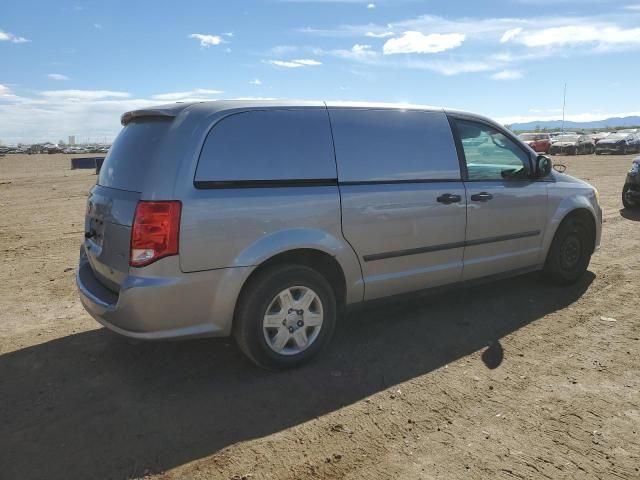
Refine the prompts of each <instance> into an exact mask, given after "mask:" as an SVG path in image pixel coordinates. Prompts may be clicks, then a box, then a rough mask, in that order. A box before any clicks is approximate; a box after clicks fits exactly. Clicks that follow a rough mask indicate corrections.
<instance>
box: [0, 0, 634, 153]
mask: <svg viewBox="0 0 640 480" xmlns="http://www.w3.org/2000/svg"><path fill="white" fill-rule="evenodd" d="M639 55H640V3H638V0H636V1H635V2H634V1H633V0H610V1H603V0H600V1H595V0H580V1H577V0H512V1H506V0H495V1H489V0H486V1H485V0H483V1H474V2H471V1H469V2H461V1H455V0H454V1H449V2H442V1H438V2H436V1H434V0H430V1H419V0H378V1H376V0H372V1H360V0H262V1H258V0H255V1H249V0H247V1H242V0H236V1H230V0H229V1H213V0H210V1H187V0H183V1H181V2H163V1H154V2H152V1H133V0H129V1H108V2H104V1H97V0H96V1H82V0H77V1H55V2H49V1H46V2H45V1H32V0H5V1H3V2H2V4H1V5H0V140H2V141H4V142H5V143H16V142H19V141H25V142H28V141H41V140H52V141H57V140H58V139H66V138H67V136H68V135H72V134H75V135H77V136H80V137H81V138H84V137H94V138H98V137H100V138H102V137H106V138H107V139H108V140H110V139H112V138H113V136H115V135H116V134H117V132H118V130H119V128H120V125H119V116H120V114H121V113H122V112H124V111H126V110H130V109H133V108H137V107H141V106H147V105H150V104H158V103H166V102H168V101H170V102H172V101H179V100H189V99H221V98H244V97H260V98H296V99H311V100H357V101H382V102H401V103H419V104H429V105H442V106H447V107H452V108H459V109H464V110H471V111H475V112H478V113H483V114H485V115H488V116H491V117H494V118H497V119H498V120H500V121H503V122H504V123H511V122H513V121H524V120H536V119H538V120H544V119H552V118H558V117H559V116H560V115H561V113H560V109H561V107H562V90H563V85H564V83H565V82H566V83H567V84H568V95H567V118H569V119H572V120H592V119H598V118H605V117H608V116H612V115H627V114H636V115H637V114H638V112H640V82H639V79H640V61H639V59H640V56H639Z"/></svg>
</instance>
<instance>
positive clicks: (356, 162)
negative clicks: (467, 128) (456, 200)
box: [330, 108, 460, 182]
mask: <svg viewBox="0 0 640 480" xmlns="http://www.w3.org/2000/svg"><path fill="white" fill-rule="evenodd" d="M330 114H331V125H332V127H333V139H334V142H335V148H336V159H337V161H338V176H339V179H340V181H342V182H349V181H388V180H390V181H394V180H458V179H460V166H459V163H458V155H457V152H456V147H455V144H454V141H453V135H452V133H451V127H450V126H449V121H448V119H447V116H446V115H445V114H444V113H443V112H421V111H407V110H375V109H374V110H358V109H340V108H337V109H331V110H330Z"/></svg>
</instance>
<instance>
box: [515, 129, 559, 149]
mask: <svg viewBox="0 0 640 480" xmlns="http://www.w3.org/2000/svg"><path fill="white" fill-rule="evenodd" d="M518 137H519V138H520V140H522V141H523V142H524V143H526V144H527V145H529V146H530V147H531V148H533V151H534V152H538V153H549V148H550V147H551V136H550V135H549V134H548V133H521V134H520V135H518Z"/></svg>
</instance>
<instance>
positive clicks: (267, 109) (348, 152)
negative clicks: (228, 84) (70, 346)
mask: <svg viewBox="0 0 640 480" xmlns="http://www.w3.org/2000/svg"><path fill="white" fill-rule="evenodd" d="M122 124H123V129H122V131H121V133H120V134H119V135H118V137H117V139H116V140H115V142H114V144H113V146H112V148H111V149H110V150H109V153H108V155H107V157H106V159H105V161H104V163H103V166H102V169H101V171H100V175H99V177H98V180H97V182H96V185H95V186H94V187H92V188H91V190H90V192H89V197H88V200H87V212H86V216H85V239H84V242H83V244H82V246H81V249H80V261H79V270H78V274H77V276H76V281H77V284H78V291H79V296H80V299H81V301H82V303H83V305H84V307H85V309H86V310H87V311H88V312H89V313H90V314H91V315H92V316H93V317H94V318H96V320H98V321H99V322H100V323H101V324H103V325H104V326H106V327H108V328H110V329H112V330H114V331H115V332H117V333H120V334H123V335H127V336H131V337H135V338H140V339H148V340H152V339H166V338H191V337H203V336H228V335H233V336H234V338H235V340H236V342H237V343H238V345H239V347H240V348H241V349H242V351H243V352H244V353H246V354H247V356H248V357H249V358H250V359H251V360H253V361H254V362H255V363H257V364H258V365H261V366H263V367H266V368H287V367H292V366H295V365H299V364H301V363H303V362H305V361H307V360H308V359H310V358H311V357H313V356H314V355H315V354H316V353H318V352H319V351H320V350H321V349H322V348H323V347H324V346H325V345H326V344H327V343H328V342H329V340H330V338H331V335H332V333H333V330H334V328H335V324H336V321H337V316H338V312H339V311H340V307H343V306H347V305H354V304H358V303H361V302H363V301H369V300H374V299H379V298H384V297H391V296H394V295H399V294H407V293H410V292H415V291H419V290H425V289H430V288H436V287H442V286H447V285H449V286H450V285H455V284H462V283H464V284H468V283H471V282H473V281H476V280H479V279H486V278H495V277H499V276H502V275H505V274H516V273H522V272H526V271H532V270H543V271H544V272H545V274H546V275H547V278H550V279H551V280H553V281H555V282H558V283H570V282H574V281H576V280H577V279H578V278H579V277H580V275H582V273H583V272H584V271H585V270H586V269H587V267H588V264H589V260H590V257H591V255H592V253H593V252H594V251H595V250H596V249H597V248H598V245H599V243H600V238H601V224H602V212H601V210H600V207H599V205H598V199H597V192H596V190H595V189H594V188H593V187H592V186H590V185H589V184H587V183H586V182H583V181H581V180H577V179H574V178H572V177H570V176H568V175H564V174H560V173H558V172H555V171H553V170H552V169H551V164H550V161H549V159H548V158H546V157H544V156H540V155H537V154H536V153H535V152H534V151H533V150H532V149H531V148H530V147H529V146H528V145H526V144H524V143H522V141H520V140H519V139H518V138H517V137H516V136H515V135H514V134H512V133H511V132H510V131H508V130H507V129H505V128H504V127H502V126H501V125H498V124H496V123H495V122H493V121H492V120H490V119H487V118H485V117H482V116H479V115H475V114H470V113H466V112H458V111H453V110H445V109H442V108H434V107H421V106H415V107H411V106H406V105H403V106H401V107H399V106H393V105H383V104H367V105H362V104H346V103H332V102H326V103H325V102H286V101H262V100H250V101H216V102H194V103H188V104H173V105H163V106H159V107H156V108H149V109H143V110H136V111H133V112H127V113H125V114H124V115H123V116H122Z"/></svg>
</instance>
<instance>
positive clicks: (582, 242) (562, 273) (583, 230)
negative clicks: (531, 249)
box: [544, 217, 594, 285]
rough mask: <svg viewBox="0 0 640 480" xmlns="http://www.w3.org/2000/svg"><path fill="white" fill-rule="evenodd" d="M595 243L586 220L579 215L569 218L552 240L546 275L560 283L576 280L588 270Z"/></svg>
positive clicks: (546, 263)
mask: <svg viewBox="0 0 640 480" xmlns="http://www.w3.org/2000/svg"><path fill="white" fill-rule="evenodd" d="M593 244H594V238H593V233H592V232H591V231H590V229H589V228H588V226H587V225H586V224H585V222H584V221H583V220H581V219H580V218H578V217H569V218H567V219H566V220H564V221H563V222H562V223H561V224H560V226H559V227H558V230H557V231H556V235H555V236H554V237H553V241H552V242H551V248H550V249H549V253H548V254H547V260H546V262H545V265H544V273H545V275H546V276H547V277H548V278H549V279H550V280H552V281H553V282H554V283H557V284H559V285H566V284H570V283H574V282H576V281H577V280H578V279H579V278H580V277H581V276H582V275H583V274H584V272H586V271H587V267H588V266H589V262H590V261H591V254H592V253H593Z"/></svg>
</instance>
